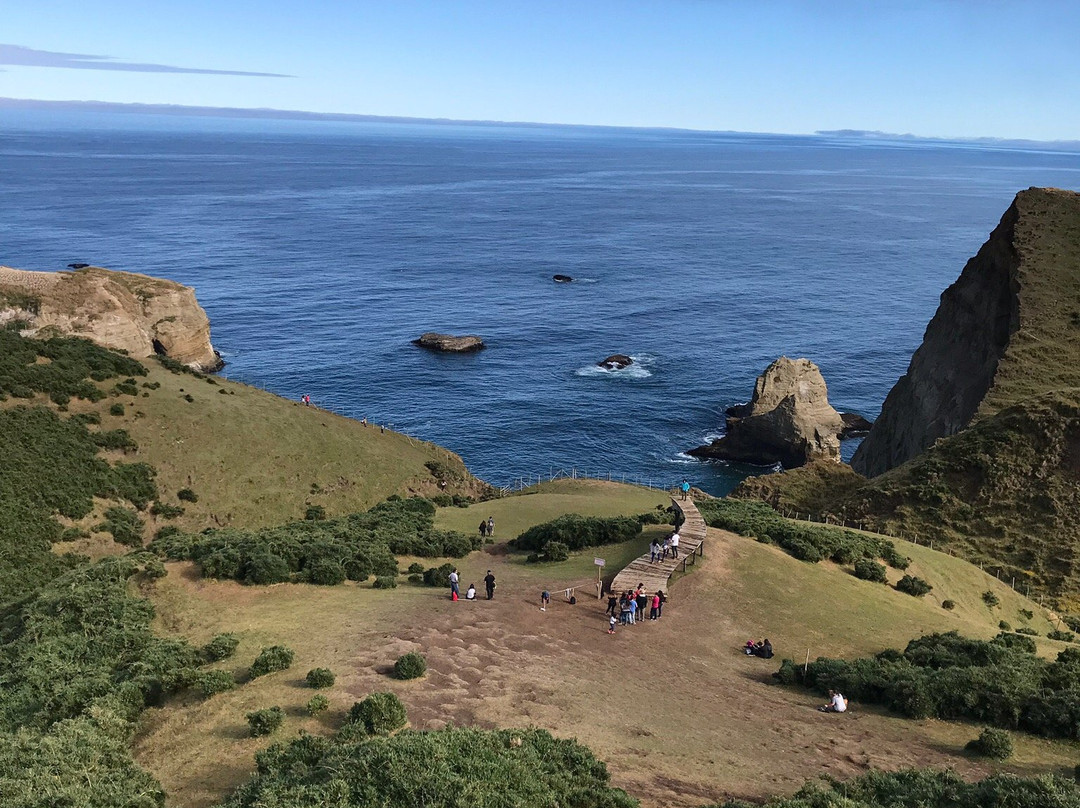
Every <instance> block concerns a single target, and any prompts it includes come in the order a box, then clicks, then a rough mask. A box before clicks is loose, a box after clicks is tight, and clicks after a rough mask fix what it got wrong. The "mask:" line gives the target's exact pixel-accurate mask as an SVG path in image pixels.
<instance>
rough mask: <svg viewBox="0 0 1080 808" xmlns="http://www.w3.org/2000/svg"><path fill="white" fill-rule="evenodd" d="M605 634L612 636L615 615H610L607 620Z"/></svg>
mask: <svg viewBox="0 0 1080 808" xmlns="http://www.w3.org/2000/svg"><path fill="white" fill-rule="evenodd" d="M607 633H608V634H614V633H615V615H611V617H609V618H608V624H607Z"/></svg>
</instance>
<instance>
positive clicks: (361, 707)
mask: <svg viewBox="0 0 1080 808" xmlns="http://www.w3.org/2000/svg"><path fill="white" fill-rule="evenodd" d="M349 721H350V723H354V724H359V725H360V726H362V727H363V728H364V731H365V732H367V733H368V734H369V735H389V734H390V733H391V732H393V731H394V730H396V729H401V728H402V727H403V726H405V723H406V722H407V721H408V716H407V715H406V713H405V705H404V704H402V703H401V699H399V698H398V697H397V696H395V695H394V694H393V693H372V694H371V695H370V696H368V697H367V698H366V699H364V700H363V701H358V702H356V703H355V704H354V705H353V706H352V709H351V710H349Z"/></svg>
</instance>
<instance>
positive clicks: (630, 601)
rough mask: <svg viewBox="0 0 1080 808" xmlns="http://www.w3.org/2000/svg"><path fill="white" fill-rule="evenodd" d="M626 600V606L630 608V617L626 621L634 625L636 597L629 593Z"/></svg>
mask: <svg viewBox="0 0 1080 808" xmlns="http://www.w3.org/2000/svg"><path fill="white" fill-rule="evenodd" d="M627 601H628V603H627V604H626V608H627V609H629V610H630V619H629V621H628V622H629V623H630V625H634V622H635V621H634V617H635V615H637V598H635V597H634V596H633V594H632V593H631V595H630V597H629V598H627Z"/></svg>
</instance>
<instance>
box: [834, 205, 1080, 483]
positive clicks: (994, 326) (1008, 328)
mask: <svg viewBox="0 0 1080 808" xmlns="http://www.w3.org/2000/svg"><path fill="white" fill-rule="evenodd" d="M1078 216H1080V195H1078V194H1075V193H1072V192H1068V191H1059V190H1056V189H1047V188H1031V189H1029V190H1027V191H1022V192H1021V193H1019V194H1017V196H1016V199H1015V200H1014V201H1013V204H1012V205H1011V206H1010V207H1009V209H1008V210H1007V211H1006V212H1005V215H1004V216H1003V217H1002V218H1001V222H1000V224H998V226H997V228H995V229H994V231H993V232H992V233H991V234H990V238H989V239H988V240H987V242H986V243H985V244H984V245H983V246H982V248H981V249H980V250H979V252H978V253H977V254H976V255H975V257H974V258H972V259H971V260H970V261H968V263H967V265H966V266H965V267H964V270H963V272H962V273H961V275H960V278H959V279H958V280H957V281H956V283H954V284H953V285H952V286H950V287H949V288H948V289H946V290H945V292H944V293H943V294H942V296H941V304H940V305H939V306H938V310H937V313H936V314H935V315H934V318H933V319H932V320H931V321H930V325H929V326H927V329H926V334H925V335H924V337H923V342H922V345H920V346H919V348H918V350H917V351H916V352H915V354H914V356H912V359H911V364H910V366H909V367H908V371H907V373H906V374H905V375H904V376H903V377H902V378H901V379H900V380H899V381H898V382H897V383H896V386H895V387H893V389H892V391H891V392H890V393H889V395H888V397H887V398H886V399H885V404H884V406H883V407H882V411H881V417H880V418H878V420H877V422H876V423H875V424H874V427H873V429H871V430H870V434H869V435H868V436H867V438H866V440H864V441H863V443H862V445H861V446H860V447H859V449H858V451H856V453H855V456H854V457H853V458H852V461H851V465H852V467H853V468H854V469H855V470H856V471H858V472H860V473H861V474H864V475H866V476H868V477H875V476H877V475H879V474H882V473H884V472H886V471H888V470H889V469H891V468H894V467H896V466H899V465H900V464H902V463H904V462H906V461H908V460H910V459H912V458H913V457H915V456H916V455H918V454H919V453H920V452H922V451H923V450H925V449H927V448H928V447H930V446H932V445H933V444H934V441H936V440H937V439H939V438H942V437H947V436H949V435H953V434H955V433H957V432H959V431H960V430H961V429H963V428H964V427H966V426H967V425H968V424H970V423H971V422H972V420H973V419H974V418H976V416H977V415H980V416H986V415H992V414H993V413H994V412H997V411H998V410H999V409H1000V408H1001V407H1002V406H1009V405H1012V404H1015V403H1019V402H1021V401H1023V400H1024V399H1026V398H1030V397H1031V396H1034V395H1040V394H1042V393H1044V392H1046V391H1049V390H1054V389H1061V388H1063V387H1068V386H1071V385H1074V384H1076V383H1077V379H1076V378H1075V376H1076V375H1077V374H1076V371H1075V369H1074V368H1075V364H1076V363H1075V357H1066V356H1064V355H1061V356H1060V358H1059V359H1058V360H1055V359H1054V358H1053V356H1052V354H1053V353H1054V352H1055V351H1057V350H1058V349H1061V350H1066V349H1067V347H1068V345H1070V344H1072V343H1071V340H1072V335H1071V334H1069V333H1068V332H1069V331H1070V325H1069V317H1075V318H1077V321H1076V324H1080V313H1074V314H1072V315H1070V314H1069V313H1068V310H1071V311H1073V312H1080V301H1078V300H1076V299H1074V298H1075V281H1076V278H1075V277H1072V276H1071V273H1070V271H1069V270H1068V267H1061V268H1060V270H1061V271H1060V272H1059V271H1058V270H1059V268H1058V267H1057V266H1056V265H1058V264H1061V262H1062V260H1063V259H1067V258H1068V256H1069V255H1070V253H1069V249H1070V245H1071V247H1072V248H1075V246H1076V241H1077V239H1078V238H1080V234H1078V232H1077V221H1078V218H1077V217H1078ZM1071 260H1072V261H1073V262H1075V257H1074V258H1073V259H1071ZM1066 263H1068V261H1066ZM1051 267H1053V268H1054V269H1053V271H1051ZM1070 280H1071V283H1070ZM1076 324H1074V325H1073V326H1071V330H1072V331H1075V330H1076Z"/></svg>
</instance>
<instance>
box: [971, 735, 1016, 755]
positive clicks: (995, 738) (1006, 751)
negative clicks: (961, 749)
mask: <svg viewBox="0 0 1080 808" xmlns="http://www.w3.org/2000/svg"><path fill="white" fill-rule="evenodd" d="M965 748H966V749H968V750H970V751H972V752H974V753H975V754H977V755H982V756H983V757H988V758H993V759H994V760H1007V759H1008V758H1009V757H1011V756H1012V753H1013V743H1012V738H1010V737H1009V733H1007V732H1006V731H1005V730H1003V729H993V728H992V727H987V728H986V729H984V730H983V731H982V732H980V733H979V737H978V738H974V739H972V740H970V741H968V743H967V746H966V747H965Z"/></svg>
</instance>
